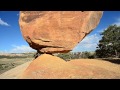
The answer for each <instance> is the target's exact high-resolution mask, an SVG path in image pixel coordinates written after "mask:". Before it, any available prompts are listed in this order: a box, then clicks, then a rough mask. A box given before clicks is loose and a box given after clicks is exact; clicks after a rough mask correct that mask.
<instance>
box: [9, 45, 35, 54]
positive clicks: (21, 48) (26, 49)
mask: <svg viewBox="0 0 120 90" xmlns="http://www.w3.org/2000/svg"><path fill="white" fill-rule="evenodd" d="M12 47H13V49H12V50H10V51H9V52H10V53H27V52H34V51H35V50H34V49H32V48H31V47H29V46H26V45H21V46H16V45H12Z"/></svg>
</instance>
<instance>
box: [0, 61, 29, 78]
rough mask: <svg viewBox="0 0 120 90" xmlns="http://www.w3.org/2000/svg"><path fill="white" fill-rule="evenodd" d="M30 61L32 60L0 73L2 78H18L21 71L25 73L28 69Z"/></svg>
mask: <svg viewBox="0 0 120 90" xmlns="http://www.w3.org/2000/svg"><path fill="white" fill-rule="evenodd" d="M30 63H31V61H29V62H26V63H24V64H22V65H19V66H17V67H15V68H13V69H11V70H9V71H6V72H5V73H2V74H1V75H0V79H18V77H19V76H20V75H21V73H23V72H24V71H25V70H26V68H27V67H28V66H29V64H30Z"/></svg>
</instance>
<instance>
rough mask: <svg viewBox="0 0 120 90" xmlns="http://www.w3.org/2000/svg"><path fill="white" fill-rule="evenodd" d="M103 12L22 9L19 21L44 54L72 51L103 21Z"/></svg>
mask: <svg viewBox="0 0 120 90" xmlns="http://www.w3.org/2000/svg"><path fill="white" fill-rule="evenodd" d="M102 13H103V12H102V11H82V12H81V11H21V12H20V18H19V24H20V29H21V32H22V35H23V37H24V39H25V40H26V41H27V42H28V43H29V45H30V47H32V48H33V49H36V50H38V51H40V52H43V53H60V52H69V51H71V50H72V49H73V48H74V47H75V46H76V45H77V44H78V43H79V42H80V41H81V40H82V39H83V38H84V37H85V36H86V35H87V34H89V33H90V32H91V31H92V30H93V29H95V28H96V26H97V25H98V24H99V22H100V19H101V17H102Z"/></svg>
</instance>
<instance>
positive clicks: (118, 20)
mask: <svg viewBox="0 0 120 90" xmlns="http://www.w3.org/2000/svg"><path fill="white" fill-rule="evenodd" d="M113 24H116V25H117V26H120V17H119V18H117V19H116V22H114V23H113Z"/></svg>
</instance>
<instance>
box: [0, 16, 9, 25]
mask: <svg viewBox="0 0 120 90" xmlns="http://www.w3.org/2000/svg"><path fill="white" fill-rule="evenodd" d="M0 25H3V26H10V25H9V24H8V23H7V22H5V21H3V20H2V19H1V18H0Z"/></svg>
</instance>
